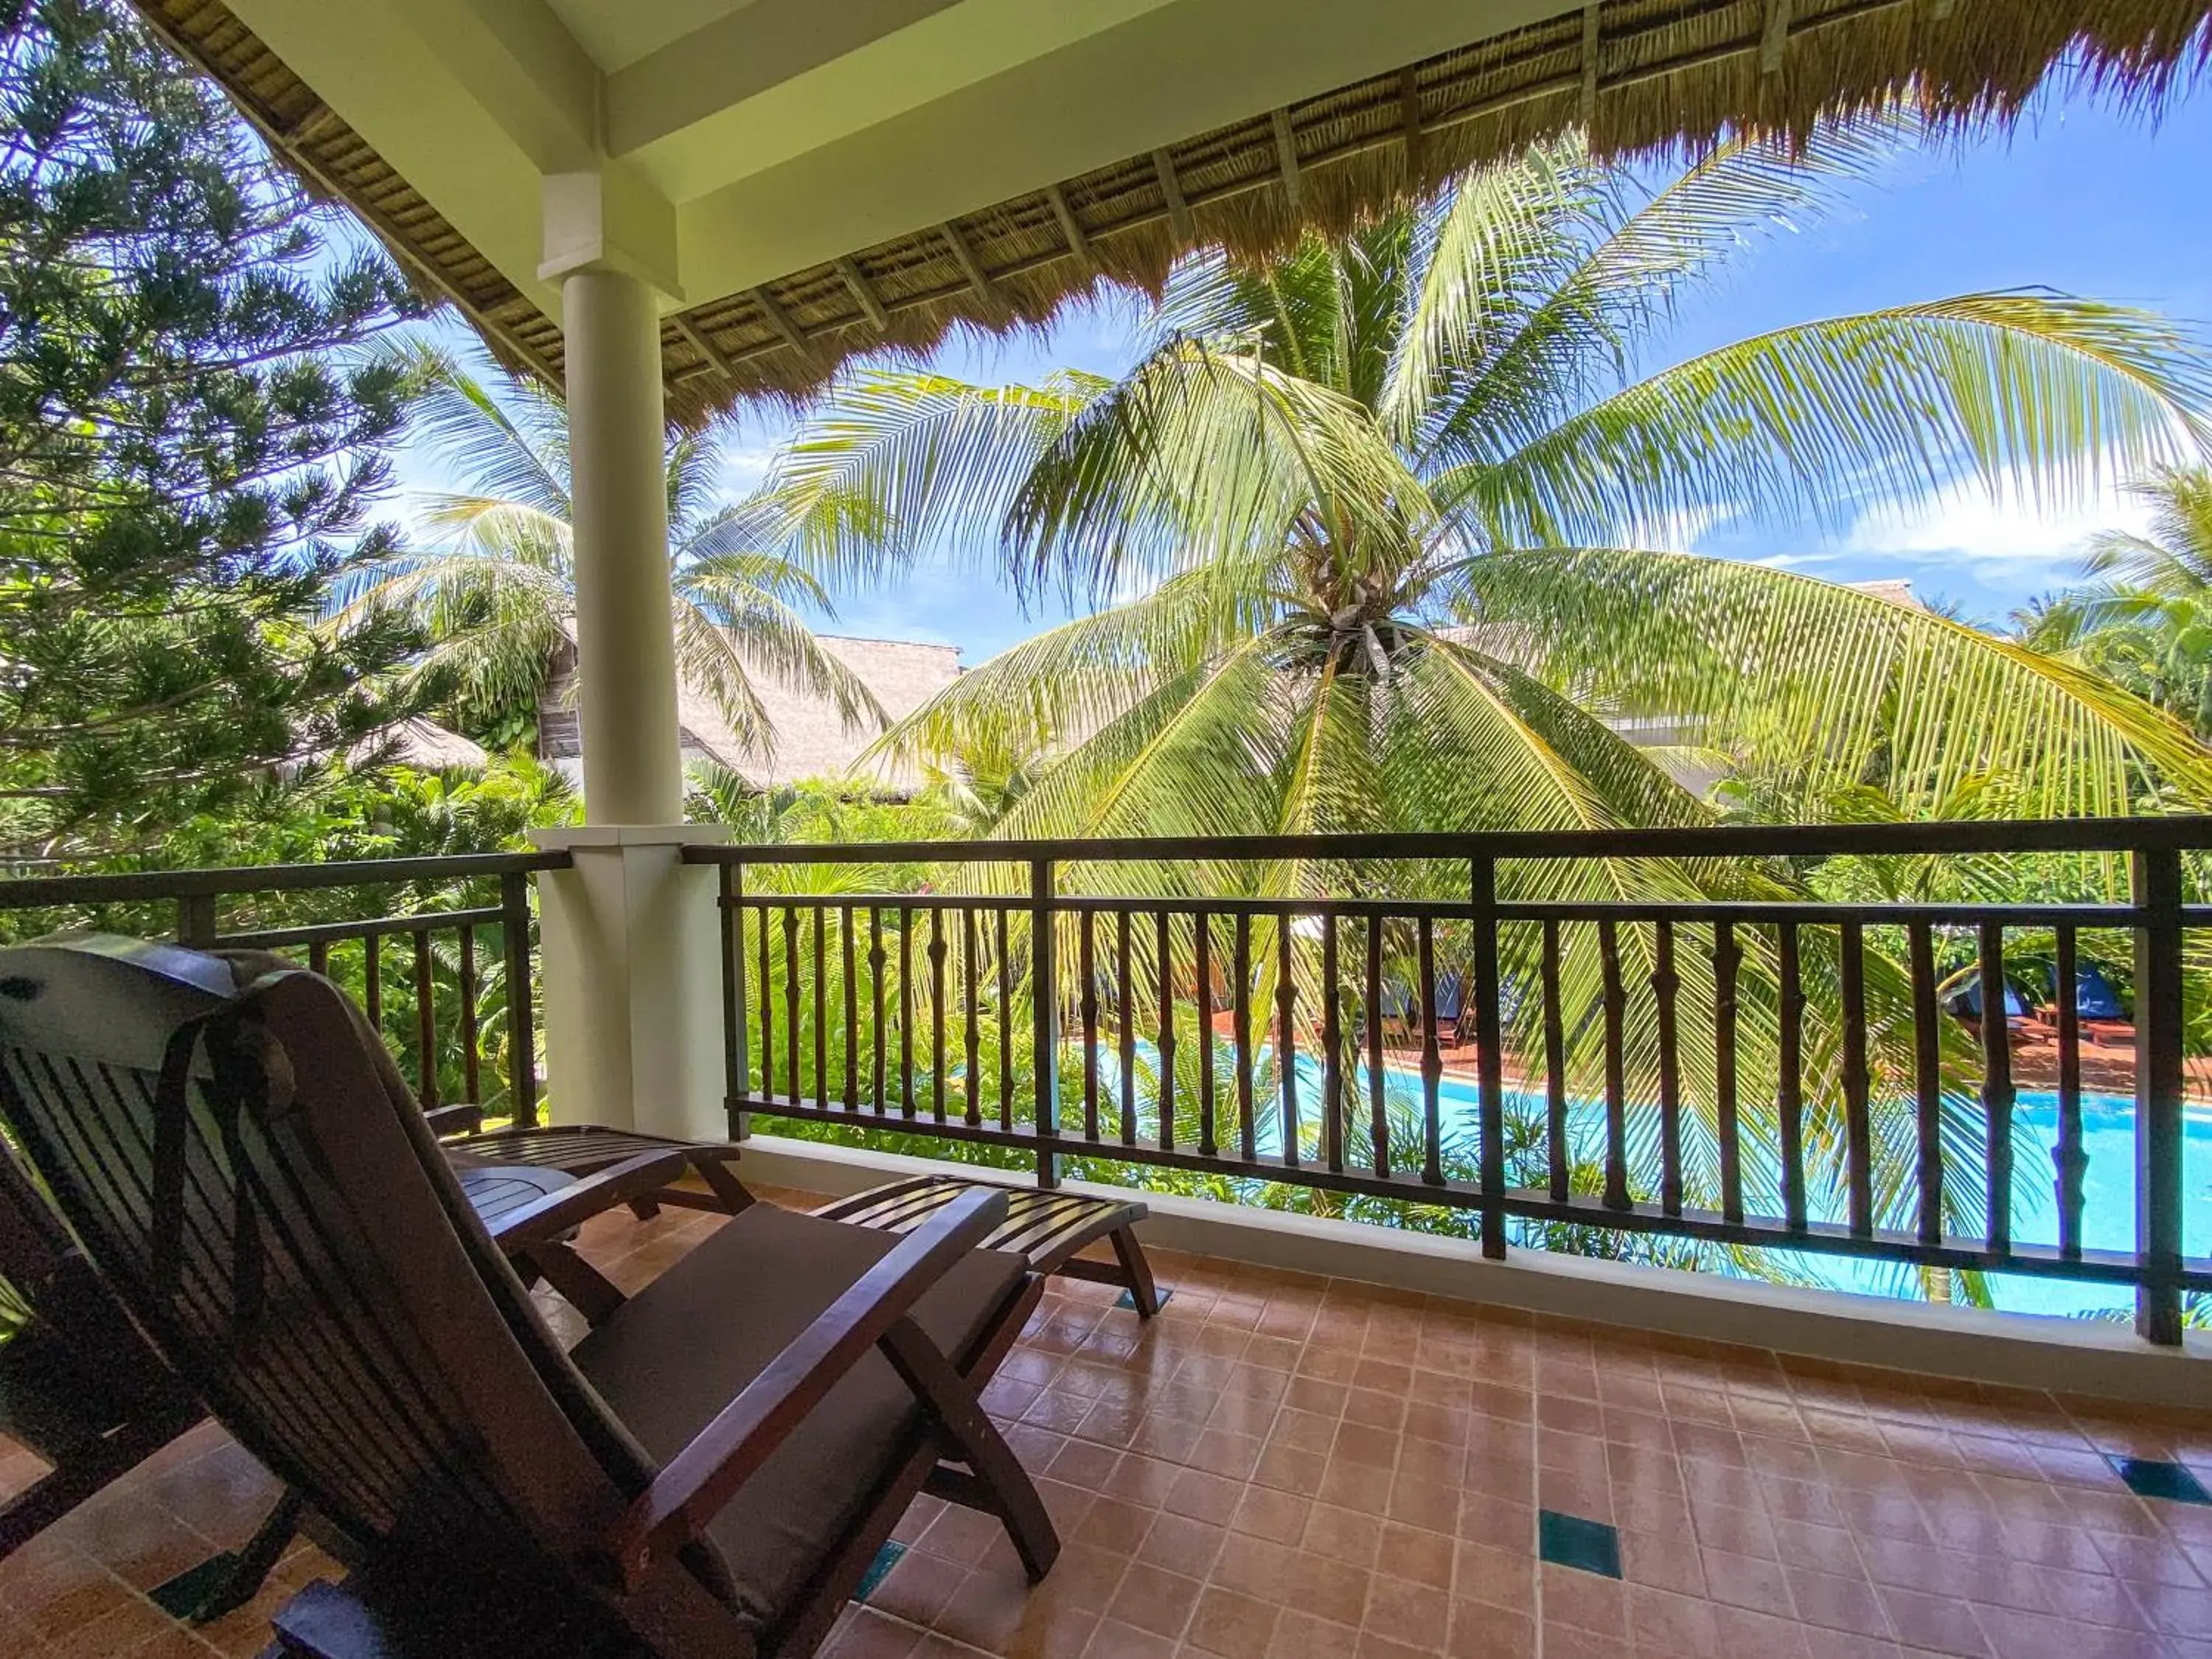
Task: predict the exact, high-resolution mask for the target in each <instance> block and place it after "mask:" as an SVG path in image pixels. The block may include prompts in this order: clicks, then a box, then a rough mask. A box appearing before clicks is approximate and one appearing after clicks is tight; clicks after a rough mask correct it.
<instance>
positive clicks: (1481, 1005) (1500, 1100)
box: [1469, 858, 1505, 1261]
mask: <svg viewBox="0 0 2212 1659" xmlns="http://www.w3.org/2000/svg"><path fill="white" fill-rule="evenodd" d="M1469 874H1470V881H1469V890H1470V894H1471V897H1472V901H1473V903H1474V987H1473V989H1474V1064H1475V1074H1476V1077H1477V1079H1478V1082H1479V1086H1480V1093H1481V1115H1482V1253H1483V1255H1486V1256H1488V1257H1489V1258H1490V1259H1491V1260H1492V1261H1503V1260H1504V1257H1505V1208H1504V1198H1505V1055H1504V1032H1503V1029H1502V1028H1503V1024H1504V1022H1503V1021H1502V1019H1501V1018H1500V1017H1499V1012H1498V1002H1499V1000H1500V997H1501V995H1502V990H1501V987H1500V986H1499V984H1498V865H1497V862H1496V860H1492V859H1487V858H1478V859H1475V860H1473V862H1472V865H1471V867H1470V872H1469Z"/></svg>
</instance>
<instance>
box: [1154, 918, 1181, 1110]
mask: <svg viewBox="0 0 2212 1659" xmlns="http://www.w3.org/2000/svg"><path fill="white" fill-rule="evenodd" d="M1152 949H1153V951H1154V952H1155V953H1156V954H1157V955H1158V958H1159V964H1160V1006H1159V1016H1160V1018H1159V1035H1158V1037H1156V1038H1155V1039H1154V1040H1153V1045H1152V1046H1153V1047H1154V1048H1157V1049H1158V1050H1159V1056H1160V1123H1159V1129H1160V1150H1161V1151H1162V1152H1173V1151H1174V1150H1175V1141H1176V1137H1175V1104H1176V1101H1175V1062H1176V1032H1175V934H1174V932H1173V930H1172V929H1171V928H1170V926H1169V922H1168V913H1167V912H1166V911H1164V910H1163V911H1161V912H1160V913H1159V916H1158V927H1157V934H1156V937H1155V938H1154V939H1153V942H1152Z"/></svg>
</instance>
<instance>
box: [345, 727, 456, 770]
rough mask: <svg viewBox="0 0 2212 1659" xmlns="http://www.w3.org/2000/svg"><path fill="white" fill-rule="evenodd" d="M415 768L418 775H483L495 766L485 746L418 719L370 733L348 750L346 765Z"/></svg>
mask: <svg viewBox="0 0 2212 1659" xmlns="http://www.w3.org/2000/svg"><path fill="white" fill-rule="evenodd" d="M372 761H374V762H377V763H381V764H385V765H393V766H411V767H413V768H414V769H416V771H418V772H481V771H483V769H484V768H485V767H486V766H488V765H489V764H490V763H491V757H490V756H489V755H487V754H486V753H485V752H484V750H483V745H482V744H478V743H476V742H474V741H472V740H471V739H470V738H465V737H463V736H462V735H461V734H460V733H459V732H449V731H447V729H446V728H445V727H444V726H440V725H439V724H438V723H437V722H436V721H435V720H424V719H422V717H421V716H419V715H417V716H415V717H413V718H411V719H408V720H402V721H400V722H399V723H398V725H397V726H386V728H385V729H384V730H383V731H381V732H372V733H370V734H369V735H368V737H365V738H362V740H361V741H360V742H358V743H356V744H354V745H353V747H352V748H350V749H349V750H346V763H347V764H349V765H351V766H366V765H368V763H370V762H372Z"/></svg>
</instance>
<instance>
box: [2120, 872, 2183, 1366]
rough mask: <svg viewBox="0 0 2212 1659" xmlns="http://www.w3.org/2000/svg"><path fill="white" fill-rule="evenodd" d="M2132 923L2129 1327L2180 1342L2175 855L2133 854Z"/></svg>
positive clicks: (2165, 1342)
mask: <svg viewBox="0 0 2212 1659" xmlns="http://www.w3.org/2000/svg"><path fill="white" fill-rule="evenodd" d="M2133 874H2134V888H2135V902H2136V906H2137V907H2138V908H2140V910H2141V911H2142V918H2141V920H2140V921H2138V922H2137V924H2136V1260H2137V1263H2138V1271H2139V1272H2140V1273H2142V1279H2140V1280H2139V1281H2138V1282H2137V1284H2136V1333H2137V1334H2139V1335H2141V1336H2142V1338H2143V1340H2145V1341H2148V1342H2155V1343H2158V1344H2160V1346H2166V1347H2178V1346H2180V1343H2181V1329H2182V1326H2181V1286H2180V1284H2179V1279H2178V1275H2179V1273H2180V1272H2181V1191H2182V1188H2181V1159H2182V1090H2183V1088H2184V1085H2185V1081H2186V1079H2185V1074H2184V1073H2183V1069H2182V1058H2181V1055H2182V1048H2181V1041H2182V1038H2181V1020H2182V1007H2183V1001H2182V999H2183V987H2182V975H2181V855H2180V854H2179V853H2175V852H2172V851H2161V852H2149V853H2137V854H2136V855H2135V867H2134V872H2133Z"/></svg>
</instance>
